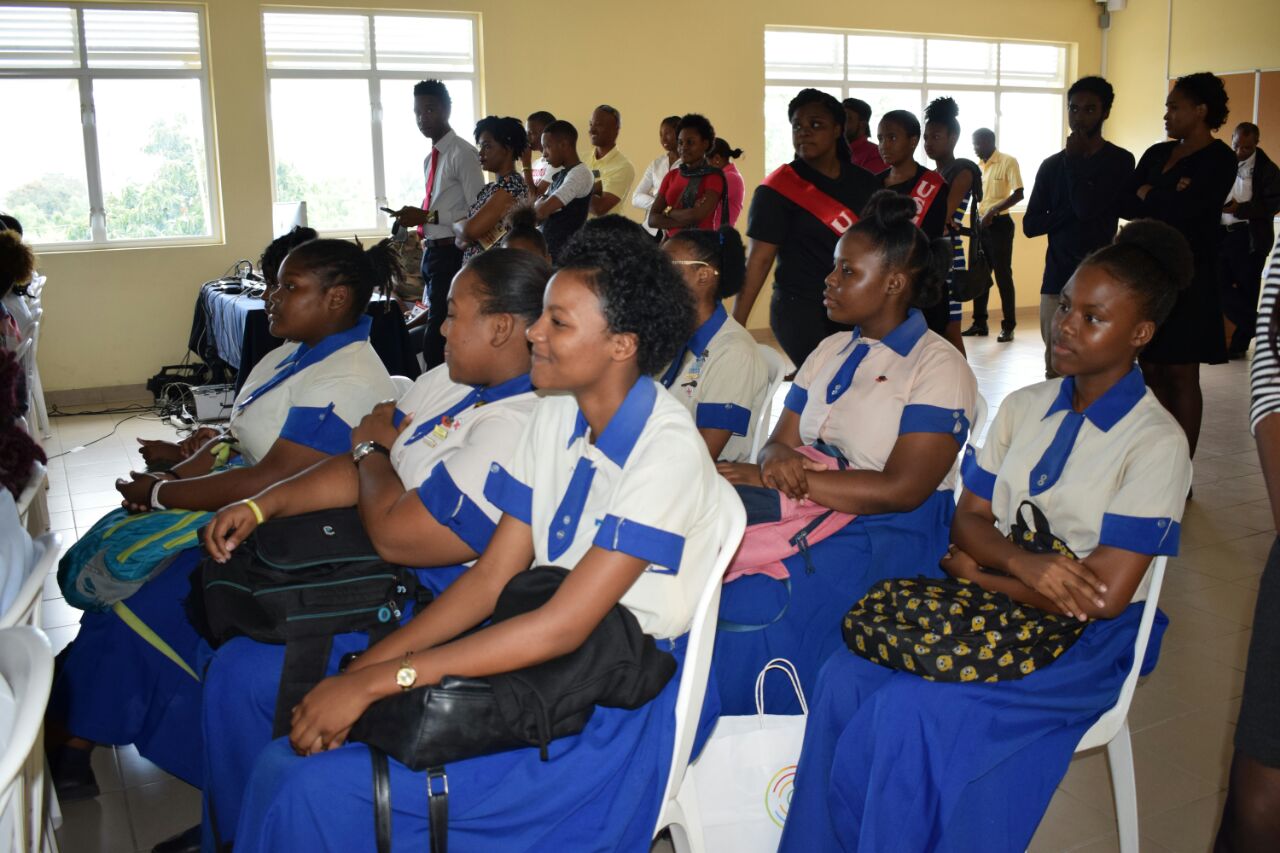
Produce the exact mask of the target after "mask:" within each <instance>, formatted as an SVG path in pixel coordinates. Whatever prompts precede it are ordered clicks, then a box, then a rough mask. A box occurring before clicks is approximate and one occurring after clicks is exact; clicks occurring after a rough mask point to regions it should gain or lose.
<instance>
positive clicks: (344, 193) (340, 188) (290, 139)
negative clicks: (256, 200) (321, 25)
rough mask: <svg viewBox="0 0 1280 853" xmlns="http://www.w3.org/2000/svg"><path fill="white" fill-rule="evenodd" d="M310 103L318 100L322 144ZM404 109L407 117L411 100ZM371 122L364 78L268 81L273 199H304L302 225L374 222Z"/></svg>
mask: <svg viewBox="0 0 1280 853" xmlns="http://www.w3.org/2000/svg"><path fill="white" fill-rule="evenodd" d="M317 17H319V16H317ZM316 104H324V112H325V116H326V122H325V132H324V139H323V143H324V144H317V143H318V139H317V136H316V122H315V115H316V114H315V105H316ZM408 113H409V120H410V121H412V120H413V106H412V99H411V100H410V106H409V108H408ZM371 121H372V119H371V118H370V111H369V84H368V83H366V82H365V81H364V80H272V81H271V142H272V148H273V152H274V155H275V167H276V174H275V181H276V196H275V200H276V201H277V202H286V201H289V202H296V201H305V202H306V203H307V222H308V224H310V225H311V227H313V228H317V229H320V230H340V229H341V230H350V229H370V228H374V227H376V225H377V216H376V207H377V206H376V205H375V204H374V201H375V198H374V191H373V142H372V139H373V137H372V135H371V133H370V127H371ZM419 200H420V199H419Z"/></svg>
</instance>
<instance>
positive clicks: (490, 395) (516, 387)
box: [474, 373, 533, 403]
mask: <svg viewBox="0 0 1280 853" xmlns="http://www.w3.org/2000/svg"><path fill="white" fill-rule="evenodd" d="M474 390H476V391H479V392H480V394H479V396H478V398H477V399H478V400H479V402H481V403H496V402H498V401H499V400H505V399H507V398H508V397H514V396H516V395H517V394H527V393H528V392H530V391H532V390H533V380H532V379H530V378H529V374H527V373H522V374H520V375H519V376H516V377H513V378H511V379H508V380H507V381H506V382H500V383H499V384H497V385H487V386H482V387H477V388H475V389H474Z"/></svg>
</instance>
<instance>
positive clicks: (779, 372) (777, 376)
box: [751, 344, 787, 462]
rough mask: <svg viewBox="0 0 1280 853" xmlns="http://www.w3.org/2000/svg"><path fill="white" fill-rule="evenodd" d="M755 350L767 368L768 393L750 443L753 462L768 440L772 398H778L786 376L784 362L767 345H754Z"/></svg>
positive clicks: (775, 351) (777, 353)
mask: <svg viewBox="0 0 1280 853" xmlns="http://www.w3.org/2000/svg"><path fill="white" fill-rule="evenodd" d="M756 349H758V350H759V351H760V357H761V358H762V359H764V363H765V366H766V367H768V368H769V391H768V393H766V394H765V396H764V405H762V406H761V407H760V412H759V414H758V415H757V420H756V434H755V437H754V438H753V439H752V441H751V460H752V461H753V462H754V461H755V459H756V457H757V456H759V455H760V448H762V447H764V443H765V441H766V440H768V438H769V416H770V415H772V414H773V398H774V397H776V396H778V389H779V388H781V387H782V379H783V377H784V376H786V374H787V365H786V362H784V361H783V360H782V355H781V354H780V353H779V352H778V351H777V350H776V349H774V348H773V347H771V346H769V345H768V344H756Z"/></svg>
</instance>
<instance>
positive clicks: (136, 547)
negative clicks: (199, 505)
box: [116, 512, 203, 563]
mask: <svg viewBox="0 0 1280 853" xmlns="http://www.w3.org/2000/svg"><path fill="white" fill-rule="evenodd" d="M202 514H203V513H199V512H192V513H187V514H186V515H185V516H184V517H183V518H181V519H179V520H178V521H177V522H176V523H175V524H172V525H170V526H169V527H166V528H165V529H164V530H161V531H160V532H159V533H153V534H151V535H150V536H145V537H143V538H142V539H139V540H138V541H137V542H134V543H133V544H132V545H130V546H129V547H128V548H125V549H124V550H123V551H121V552H120V553H119V554H117V555H116V562H117V563H123V562H124V561H125V560H128V559H129V558H130V557H132V556H133V555H134V554H136V553H137V552H138V551H140V550H141V549H143V548H145V547H146V546H148V545H150V544H151V543H153V542H155V541H156V540H157V539H162V538H164V537H165V536H168V535H169V534H170V533H174V532H175V531H178V530H181V529H182V528H184V527H186V526H187V525H188V524H190V523H191V522H193V521H195V520H196V519H197V518H199V517H200V516H201V515H202Z"/></svg>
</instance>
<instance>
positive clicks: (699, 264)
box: [671, 261, 720, 275]
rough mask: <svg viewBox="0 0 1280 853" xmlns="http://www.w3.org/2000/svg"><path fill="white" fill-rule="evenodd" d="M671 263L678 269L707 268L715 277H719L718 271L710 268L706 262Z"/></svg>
mask: <svg viewBox="0 0 1280 853" xmlns="http://www.w3.org/2000/svg"><path fill="white" fill-rule="evenodd" d="M671 263H673V264H675V265H676V266H678V267H707V268H709V269H710V270H711V271H712V272H713V273H715V274H716V275H720V270H718V269H716V268H715V267H713V266H711V264H709V263H707V262H706V261H672V262H671Z"/></svg>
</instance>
